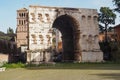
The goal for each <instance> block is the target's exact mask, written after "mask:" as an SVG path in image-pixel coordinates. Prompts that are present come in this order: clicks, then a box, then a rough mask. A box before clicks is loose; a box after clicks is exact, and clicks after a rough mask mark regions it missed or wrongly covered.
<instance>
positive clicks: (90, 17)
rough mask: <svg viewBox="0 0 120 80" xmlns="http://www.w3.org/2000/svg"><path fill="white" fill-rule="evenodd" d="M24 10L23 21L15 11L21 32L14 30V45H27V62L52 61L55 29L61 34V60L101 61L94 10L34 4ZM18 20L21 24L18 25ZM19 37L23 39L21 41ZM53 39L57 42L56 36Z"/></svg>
mask: <svg viewBox="0 0 120 80" xmlns="http://www.w3.org/2000/svg"><path fill="white" fill-rule="evenodd" d="M24 10H26V15H27V13H28V12H29V13H28V16H26V17H25V16H24V17H25V18H24V19H23V18H22V17H21V16H20V14H19V13H21V12H22V11H23V10H18V16H19V17H18V19H17V20H18V25H19V26H18V27H19V28H20V29H19V28H18V27H17V38H18V39H17V43H18V44H19V45H22V43H23V42H24V43H23V44H27V42H28V44H27V45H28V50H27V62H49V61H52V57H53V55H54V52H53V51H54V47H53V36H54V35H53V30H54V28H55V29H57V30H58V31H59V32H60V33H61V35H62V36H61V39H62V61H77V62H100V61H102V60H103V53H102V52H101V50H100V47H99V44H98V42H99V39H98V36H99V31H98V30H99V29H98V22H97V18H98V13H97V10H95V9H85V8H60V7H47V6H36V5H30V6H29V9H28V10H27V9H24ZM27 17H29V18H27ZM20 20H22V22H19V21H20ZM24 20H25V22H24ZM27 20H28V23H27V22H26V21H27ZM25 23H27V24H25ZM20 24H21V25H20ZM25 25H26V27H27V26H28V29H27V28H25V31H24V30H23V28H24V26H25ZM27 32H28V37H27ZM18 35H24V36H25V37H23V36H21V38H20V37H18ZM56 35H58V33H57V32H56ZM27 38H28V39H27ZM20 40H21V41H22V40H23V42H20ZM27 40H28V41H27ZM56 40H57V41H56V42H59V41H58V40H59V39H58V38H57V37H56ZM58 44H59V43H58ZM56 45H57V44H56Z"/></svg>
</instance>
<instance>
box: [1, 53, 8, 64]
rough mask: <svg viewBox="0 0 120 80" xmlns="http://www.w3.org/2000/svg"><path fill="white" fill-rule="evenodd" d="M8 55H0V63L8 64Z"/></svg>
mask: <svg viewBox="0 0 120 80" xmlns="http://www.w3.org/2000/svg"><path fill="white" fill-rule="evenodd" d="M8 61H9V59H8V54H2V53H0V62H8Z"/></svg>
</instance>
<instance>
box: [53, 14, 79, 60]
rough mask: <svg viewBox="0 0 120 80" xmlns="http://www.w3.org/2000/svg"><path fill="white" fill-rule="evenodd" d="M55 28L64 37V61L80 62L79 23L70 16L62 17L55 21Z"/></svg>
mask: <svg viewBox="0 0 120 80" xmlns="http://www.w3.org/2000/svg"><path fill="white" fill-rule="evenodd" d="M53 28H56V29H58V30H59V31H60V32H61V35H62V36H61V38H62V60H63V61H76V60H78V57H79V55H80V45H79V40H80V39H79V38H80V37H79V36H80V31H79V29H78V23H77V21H76V20H75V19H74V18H73V17H71V16H69V15H62V16H60V17H57V18H56V19H55V21H54V23H53Z"/></svg>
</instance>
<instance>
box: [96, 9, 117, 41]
mask: <svg viewBox="0 0 120 80" xmlns="http://www.w3.org/2000/svg"><path fill="white" fill-rule="evenodd" d="M115 19H116V14H115V13H114V12H113V11H112V10H111V9H110V8H109V7H101V8H100V13H99V18H98V20H99V22H100V23H101V24H104V27H105V42H107V41H108V40H107V28H108V25H110V24H115Z"/></svg>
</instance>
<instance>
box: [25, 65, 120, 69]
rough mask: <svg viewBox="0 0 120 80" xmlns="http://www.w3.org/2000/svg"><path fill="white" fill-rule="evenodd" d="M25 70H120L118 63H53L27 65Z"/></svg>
mask: <svg viewBox="0 0 120 80" xmlns="http://www.w3.org/2000/svg"><path fill="white" fill-rule="evenodd" d="M25 68H26V69H30V70H37V69H82V70H84V69H87V70H120V64H119V63H55V64H38V65H35V64H29V65H26V67H25Z"/></svg>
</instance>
